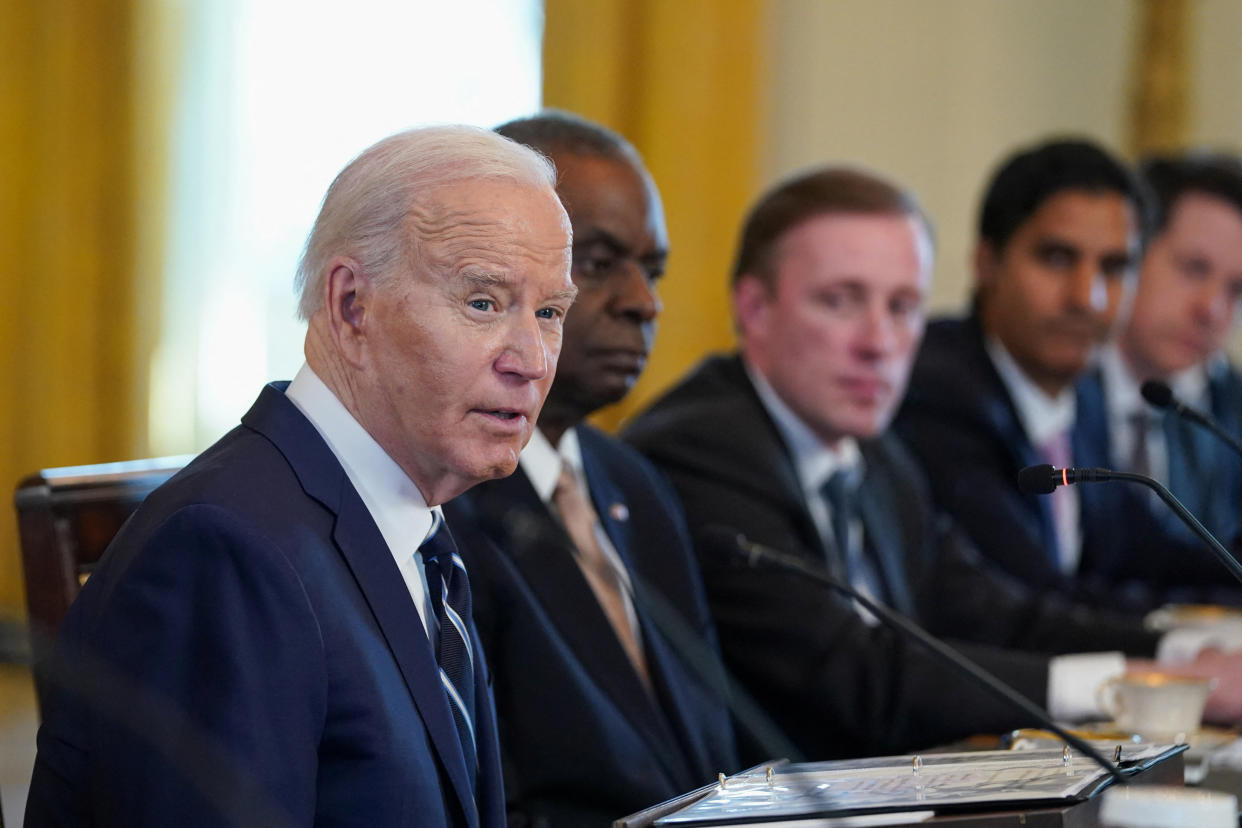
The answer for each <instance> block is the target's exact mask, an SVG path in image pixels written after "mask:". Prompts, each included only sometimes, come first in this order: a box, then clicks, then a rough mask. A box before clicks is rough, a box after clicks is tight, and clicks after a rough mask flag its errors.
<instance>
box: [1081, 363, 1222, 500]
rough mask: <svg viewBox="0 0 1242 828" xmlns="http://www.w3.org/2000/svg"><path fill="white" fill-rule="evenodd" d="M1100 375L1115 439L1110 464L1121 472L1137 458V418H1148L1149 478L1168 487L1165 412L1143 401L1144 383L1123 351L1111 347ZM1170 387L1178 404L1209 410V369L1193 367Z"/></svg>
mask: <svg viewBox="0 0 1242 828" xmlns="http://www.w3.org/2000/svg"><path fill="white" fill-rule="evenodd" d="M1100 374H1101V378H1102V381H1103V385H1104V401H1105V405H1106V406H1107V407H1108V428H1109V433H1110V434H1111V436H1112V457H1111V458H1110V460H1111V462H1112V463H1113V464H1114V465H1115V466H1118V467H1120V468H1128V466H1129V460H1130V458H1131V457H1132V456H1133V454H1134V441H1135V440H1136V439H1137V434H1136V432H1135V421H1134V415H1135V414H1137V413H1139V412H1142V413H1144V414H1146V415H1148V421H1149V428H1148V430H1147V468H1148V471H1149V474H1150V475H1151V476H1152V477H1154V478H1156V479H1157V480H1159V481H1160V482H1161V483H1164V484H1165V485H1168V482H1169V450H1168V445H1167V444H1166V443H1165V439H1164V429H1163V428H1161V427H1160V424H1161V423H1162V422H1163V418H1164V412H1162V411H1159V410H1157V409H1156V408H1153V407H1152V406H1151V405H1150V404H1149V403H1148V402H1147V400H1145V399H1143V395H1142V392H1141V391H1140V389H1141V388H1142V380H1140V379H1139V378H1138V377H1136V376H1135V375H1134V373H1133V371H1131V370H1130V365H1129V363H1127V362H1126V360H1125V357H1124V356H1122V354H1121V350H1120V349H1119V348H1118V347H1117V346H1116V345H1115V344H1110V345H1109V346H1108V347H1107V348H1105V349H1104V351H1103V353H1102V354H1101V359H1100ZM1169 387H1170V388H1171V389H1172V390H1173V393H1174V394H1175V395H1176V396H1177V398H1178V399H1179V400H1182V401H1183V402H1186V403H1187V404H1189V405H1192V406H1195V407H1197V408H1204V407H1208V404H1209V399H1208V369H1207V366H1206V365H1192V366H1191V367H1189V368H1187V369H1186V370H1184V371H1181V372H1179V373H1177V374H1176V375H1174V376H1173V377H1172V378H1171V379H1170V380H1169Z"/></svg>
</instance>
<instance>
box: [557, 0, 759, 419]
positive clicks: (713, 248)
mask: <svg viewBox="0 0 1242 828" xmlns="http://www.w3.org/2000/svg"><path fill="white" fill-rule="evenodd" d="M544 8H545V25H544V44H543V50H544V52H543V71H544V82H543V99H544V103H545V105H547V106H554V107H559V108H562V109H568V110H571V111H573V112H577V113H579V114H581V115H583V116H585V117H587V118H591V119H592V120H595V121H599V122H600V123H603V124H605V125H607V126H609V127H612V128H613V129H615V130H617V131H618V132H620V133H621V134H623V135H625V136H626V137H627V138H629V139H630V140H631V141H632V142H633V143H634V145H635V146H636V147H637V148H638V150H639V152H641V153H642V154H643V157H644V159H645V160H646V162H647V166H648V168H649V169H650V170H651V174H652V175H653V176H654V177H655V180H656V184H657V185H658V186H659V188H660V192H661V195H662V196H663V198H664V208H665V213H666V215H667V219H668V226H669V236H670V244H671V250H672V255H671V256H670V258H669V270H668V275H667V276H665V278H664V281H663V282H662V285H661V288H660V293H661V298H662V299H663V301H664V313H663V315H662V316H661V318H660V323H659V333H658V334H657V336H656V345H655V350H654V353H653V356H652V359H651V361H650V363H649V364H648V367H647V370H646V372H645V373H644V375H643V378H642V380H641V381H640V382H639V384H638V386H637V388H635V390H634V392H633V393H631V394H630V395H629V396H628V397H627V398H626V399H625V400H624V401H622V402H621V403H620V404H618V405H616V406H613V407H612V408H611V409H609V410H606V411H604V412H601V413H600V414H599V415H597V416H596V417H595V420H596V421H597V422H598V423H599V424H600V425H602V426H603V427H605V428H615V427H616V425H617V424H618V423H619V422H620V421H621V420H622V419H623V418H624V417H625V416H626V415H628V414H630V413H632V412H634V411H637V410H639V409H640V408H641V407H642V405H643V404H644V403H645V402H646V401H648V400H649V399H650V398H651V397H652V396H653V395H655V394H656V393H658V392H659V391H661V390H662V389H664V388H665V387H666V386H668V385H669V384H670V383H671V382H673V381H674V380H675V379H677V378H678V377H679V376H680V375H681V374H682V373H683V372H684V371H685V370H686V369H687V368H688V367H689V366H691V365H692V364H693V363H694V362H696V361H697V360H698V358H699V357H700V356H702V355H703V354H704V353H706V352H708V351H712V350H717V349H721V348H728V347H730V346H731V345H732V342H733V333H732V323H731V321H730V310H729V298H728V290H727V287H726V284H727V273H728V268H729V264H730V261H731V259H732V256H733V248H734V244H735V238H736V233H737V229H738V225H739V224H740V222H741V218H742V213H743V211H744V210H745V208H746V206H747V204H748V203H749V201H750V199H751V198H753V196H754V194H755V192H756V189H757V187H758V186H759V183H760V182H759V181H758V176H759V167H760V157H761V156H760V153H761V149H762V148H761V135H762V129H763V124H765V123H766V121H767V118H766V117H765V113H764V112H763V111H762V103H763V102H762V99H761V95H762V91H763V90H764V89H765V88H766V86H767V84H766V75H767V71H768V67H767V63H766V49H767V44H768V23H767V18H766V15H765V8H766V4H765V3H763V2H762V0H677V1H676V2H668V1H667V0H546V3H545V6H544Z"/></svg>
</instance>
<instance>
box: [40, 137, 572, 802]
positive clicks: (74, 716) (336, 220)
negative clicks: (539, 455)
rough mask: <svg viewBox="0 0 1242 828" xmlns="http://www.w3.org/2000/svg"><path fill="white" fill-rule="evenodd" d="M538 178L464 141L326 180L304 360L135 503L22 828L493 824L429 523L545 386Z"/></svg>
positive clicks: (474, 709)
mask: <svg viewBox="0 0 1242 828" xmlns="http://www.w3.org/2000/svg"><path fill="white" fill-rule="evenodd" d="M553 184H554V174H553V171H552V169H551V166H550V164H548V163H547V162H546V161H545V160H544V159H542V158H541V157H540V156H538V155H537V154H535V153H534V152H532V151H530V150H528V149H525V148H523V147H520V146H518V145H516V144H514V143H512V142H510V141H508V140H506V139H503V138H501V137H499V136H496V135H493V134H491V133H488V132H484V131H482V130H475V129H471V128H465V127H439V128H432V129H423V130H414V131H410V132H406V133H402V134H399V135H395V136H393V137H391V138H388V139H386V140H384V141H381V142H380V143H378V144H376V145H375V146H373V147H371V148H370V149H368V150H366V151H365V152H364V153H362V155H360V156H359V157H358V158H357V159H355V160H354V161H353V162H352V163H351V164H350V165H349V166H348V167H346V168H345V170H344V171H342V172H341V174H340V175H339V176H338V177H337V179H336V181H335V182H333V184H332V186H331V188H330V189H329V190H328V194H327V196H326V197H325V199H324V203H323V207H322V209H321V212H320V214H319V217H318V219H317V221H316V223H315V226H314V228H313V230H312V231H311V235H310V238H309V240H308V242H307V245H306V251H305V254H304V256H303V260H302V265H301V268H300V270H299V274H298V284H299V286H300V290H301V298H300V306H299V310H300V313H301V314H302V316H304V317H305V318H306V319H307V320H308V321H309V329H308V332H307V336H306V365H305V366H304V367H303V368H302V370H301V371H300V372H299V373H298V375H297V376H296V377H295V379H294V380H293V382H292V383H289V384H288V385H287V387H286V385H285V384H283V383H274V384H272V385H269V386H268V387H267V388H265V389H263V392H262V393H261V394H260V396H259V399H258V400H257V401H256V402H255V404H254V406H253V407H252V408H251V409H250V411H249V413H247V414H246V415H245V417H243V418H242V423H241V425H240V426H238V427H237V428H236V429H234V430H233V431H232V432H230V433H229V434H227V435H226V436H225V437H224V438H223V439H221V440H220V441H219V442H218V443H216V444H215V445H214V446H212V447H211V448H209V449H208V450H207V451H205V452H204V453H203V454H202V455H201V456H200V457H198V458H197V459H196V460H195V461H194V462H193V463H191V464H190V465H189V466H188V467H187V468H186V469H184V470H183V471H182V472H181V473H180V474H178V475H177V476H176V477H174V478H173V479H172V480H170V481H169V482H168V483H167V484H166V485H164V486H163V487H162V488H160V489H159V490H157V491H156V492H155V493H153V494H152V495H151V496H150V498H148V500H147V502H146V503H145V504H144V505H143V506H142V508H141V509H139V511H138V513H137V514H136V515H135V516H134V518H133V519H132V520H131V521H130V522H129V523H128V524H127V525H126V527H125V528H124V529H123V530H122V531H121V533H120V534H119V535H118V536H117V538H116V540H115V541H114V542H113V544H112V547H111V548H110V549H109V551H108V553H107V555H106V556H105V559H104V561H103V563H102V564H101V566H100V567H99V569H98V570H97V571H96V572H95V574H94V576H93V577H92V578H91V580H90V581H89V582H88V583H87V584H86V586H85V588H84V589H83V591H82V594H81V596H80V597H79V599H78V600H77V602H76V603H75V605H74V606H73V608H72V609H71V610H70V613H69V616H68V618H67V619H66V621H65V625H64V628H63V629H62V633H61V638H60V641H59V644H58V651H57V656H56V661H57V665H56V668H57V674H58V675H60V676H61V677H62V678H63V677H64V676H66V675H69V674H71V672H72V671H75V670H77V671H81V672H82V674H84V675H85V676H86V677H87V679H86V680H85V681H83V682H82V683H80V684H74V686H70V684H69V683H66V682H61V689H60V691H59V692H57V693H56V694H55V696H54V699H53V701H52V703H51V704H50V705H49V709H48V710H47V711H45V721H44V725H43V728H42V729H41V731H40V733H39V754H38V759H37V762H36V767H35V773H34V778H33V780H32V783H31V790H30V798H29V804H28V809H27V822H26V824H27V825H29V826H43V825H67V824H90V825H127V826H139V825H181V826H188V825H195V826H197V825H229V824H238V823H242V824H256V825H258V824H277V823H283V824H288V825H333V826H337V825H385V826H397V825H410V826H413V825H418V826H501V825H503V824H504V807H503V797H502V793H501V780H500V766H499V759H498V748H497V744H496V735H495V726H494V720H493V714H492V702H491V697H490V694H489V691H488V679H487V675H486V667H485V665H484V663H483V660H482V657H481V656H482V654H481V652H480V648H479V646H478V644H477V640H476V637H475V635H474V629H473V623H472V622H471V620H470V604H469V585H468V581H467V578H466V574H465V572H464V569H463V567H462V566H461V563H460V558H459V557H458V556H457V554H456V550H455V547H454V544H453V540H452V537H451V535H450V533H449V531H448V529H447V528H446V527H445V526H444V525H442V523H443V519H442V517H441V515H440V514H439V509H438V508H437V507H438V504H440V503H443V502H444V501H445V500H447V499H449V498H451V497H453V496H455V495H457V494H459V493H461V492H462V491H464V490H465V489H467V488H468V487H470V486H471V485H473V484H475V483H477V482H480V481H483V480H487V479H490V478H494V477H498V476H502V475H506V474H510V473H511V472H512V471H513V470H514V468H515V467H516V465H517V459H518V453H519V452H520V451H521V449H522V447H523V446H524V445H525V444H526V441H527V439H528V438H529V437H530V434H531V430H532V429H533V427H534V422H535V417H536V415H537V414H538V413H539V409H540V407H541V406H542V404H543V400H544V397H545V395H546V394H547V391H548V388H549V386H550V385H551V382H552V377H553V373H554V371H555V367H556V360H557V357H558V355H559V352H560V342H561V327H562V321H563V319H564V316H565V312H566V311H567V310H568V308H569V305H570V304H571V302H572V301H573V297H574V292H575V288H574V286H573V283H572V282H571V280H570V276H569V263H570V255H569V254H570V230H569V222H568V219H567V218H566V215H565V211H564V210H563V209H562V207H561V205H560V202H559V201H558V200H557V197H556V194H555V191H554V189H553ZM118 688H121V689H122V691H123V692H126V693H127V697H126V698H124V699H123V700H121V701H123V703H122V704H118V699H117V698H116V693H117V692H118ZM122 708H123V713H124V715H117V713H118V712H119V711H121V710H122ZM170 745H171V746H172V747H174V748H175V749H174V750H170V749H169V748H170Z"/></svg>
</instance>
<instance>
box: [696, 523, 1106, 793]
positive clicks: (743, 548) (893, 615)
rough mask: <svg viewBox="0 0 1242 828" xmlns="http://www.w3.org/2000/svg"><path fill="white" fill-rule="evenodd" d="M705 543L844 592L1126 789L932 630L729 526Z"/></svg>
mask: <svg viewBox="0 0 1242 828" xmlns="http://www.w3.org/2000/svg"><path fill="white" fill-rule="evenodd" d="M699 537H700V539H701V540H703V541H707V542H708V543H711V544H713V545H717V546H722V547H724V548H726V549H729V550H730V551H731V552H733V553H734V554H735V555H739V556H741V557H743V558H745V560H746V563H747V564H748V565H749V566H751V567H757V566H759V565H761V564H762V565H766V566H771V567H775V568H777V569H783V570H785V571H786V572H793V573H796V574H799V575H802V576H804V577H807V578H810V579H811V580H812V581H815V582H816V583H818V584H820V585H821V586H825V587H828V588H829V589H831V590H834V591H835V592H839V593H841V594H842V595H845V596H846V597H848V598H852V599H853V600H855V601H857V602H858V603H859V604H861V605H862V607H863V608H864V609H866V610H867V611H868V612H870V613H871V614H872V615H874V616H875V617H876V618H878V619H879V620H880V621H881V622H882V623H884V624H885V625H887V626H888V627H890V628H891V629H893V630H896V631H897V633H898V634H899V635H903V636H906V637H908V638H911V639H913V640H914V641H915V642H916V643H917V644H919V645H920V646H921V647H923V648H924V649H926V650H927V651H929V652H931V653H932V654H933V655H935V656H937V657H938V658H940V659H941V660H942V661H944V662H945V663H947V664H948V665H949V666H951V667H952V668H953V669H954V670H957V671H958V672H959V673H962V674H964V675H966V676H969V677H970V678H971V679H972V680H973V681H975V682H977V683H978V684H979V685H980V686H982V687H983V688H984V689H986V690H987V691H988V692H989V693H991V694H992V695H993V696H996V697H998V698H1000V699H1001V700H1002V701H1003V702H1006V703H1008V704H1011V705H1013V706H1014V707H1016V708H1018V709H1019V710H1021V711H1022V712H1023V713H1025V714H1026V715H1027V716H1030V717H1031V718H1032V719H1033V720H1035V721H1037V722H1039V724H1040V725H1041V726H1042V727H1044V728H1046V729H1047V730H1050V731H1052V732H1053V733H1055V734H1056V735H1057V736H1059V737H1060V738H1061V739H1062V740H1063V741H1064V742H1065V743H1066V744H1068V745H1070V746H1071V747H1073V748H1074V749H1076V750H1078V751H1079V752H1080V753H1082V754H1083V755H1084V756H1087V757H1089V758H1090V759H1091V760H1092V761H1094V762H1095V763H1096V764H1098V765H1099V766H1100V767H1101V768H1103V769H1104V770H1106V771H1108V773H1109V774H1110V775H1111V776H1112V777H1113V779H1115V780H1116V781H1117V782H1119V783H1121V784H1123V785H1124V784H1125V783H1126V777H1125V776H1124V775H1123V774H1122V773H1121V771H1120V770H1119V769H1118V768H1117V766H1116V765H1114V764H1112V763H1111V762H1109V761H1108V760H1107V759H1105V758H1104V757H1103V756H1101V755H1100V753H1099V752H1098V751H1097V750H1096V749H1095V748H1093V747H1091V745H1089V744H1088V743H1087V742H1085V741H1083V740H1082V739H1080V738H1078V737H1077V736H1074V735H1073V734H1071V733H1069V732H1067V731H1066V730H1065V729H1064V728H1062V727H1061V726H1060V725H1058V724H1057V723H1056V722H1054V721H1053V720H1052V717H1051V716H1050V715H1048V712H1047V711H1046V710H1044V709H1042V708H1040V707H1039V706H1038V705H1036V704H1034V703H1032V702H1031V701H1030V700H1029V699H1027V698H1026V697H1025V696H1023V695H1021V694H1020V693H1018V692H1017V691H1016V690H1014V689H1013V688H1012V687H1010V686H1009V685H1007V684H1005V683H1004V682H1003V681H1001V680H1000V679H998V678H997V677H996V676H994V675H992V674H991V673H989V672H988V671H987V670H985V669H983V668H982V667H980V666H979V665H978V664H975V663H974V662H973V661H971V660H970V659H968V658H967V657H966V656H964V655H962V654H961V653H959V652H958V651H957V650H955V649H953V648H952V647H950V646H949V645H948V644H945V643H944V642H943V641H941V640H940V639H938V638H936V637H935V636H933V635H932V634H931V633H929V632H927V630H925V629H923V628H922V627H920V626H919V625H918V624H916V623H915V622H914V621H912V620H910V619H909V618H906V617H905V616H904V615H902V614H901V613H898V612H894V611H893V610H891V609H889V608H888V607H886V606H884V605H883V604H879V603H876V602H875V601H873V600H871V599H870V598H868V597H867V596H866V595H864V594H863V593H861V592H859V591H857V590H855V589H854V588H853V587H850V586H849V585H847V584H845V583H844V582H842V581H840V580H838V579H837V578H834V577H833V576H832V575H830V574H829V573H828V571H827V570H826V569H825V568H824V567H823V566H821V565H819V564H817V563H815V562H813V561H809V560H806V559H804V558H801V557H799V556H797V555H791V554H789V553H788V552H782V551H780V550H778V549H773V548H771V547H770V546H764V545H763V544H761V543H755V542H754V541H752V540H750V539H749V538H747V537H746V535H744V534H743V533H741V532H738V531H737V530H735V529H730V528H728V527H725V526H709V527H706V528H705V529H704V530H703V532H702V533H701V534H700V536H699Z"/></svg>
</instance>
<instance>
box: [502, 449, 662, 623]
mask: <svg viewBox="0 0 1242 828" xmlns="http://www.w3.org/2000/svg"><path fill="white" fill-rule="evenodd" d="M518 463H519V464H520V465H521V467H522V471H523V472H524V473H525V474H526V477H527V479H529V480H530V484H531V486H532V487H533V488H534V490H535V494H537V495H539V499H540V500H542V501H543V502H544V504H546V505H547V506H548V508H549V509H550V510H552V511H553V512H555V510H556V509H555V506H554V505H553V503H552V496H553V495H554V494H555V493H556V484H557V483H558V482H559V481H560V478H561V467H562V466H569V468H570V470H571V471H572V472H573V476H574V480H576V481H577V483H578V488H579V489H580V490H581V491H582V494H583V495H584V496H585V497H586V499H587V502H588V503H592V502H593V501H592V500H591V490H590V487H589V486H588V485H587V479H586V473H585V471H584V470H583V465H582V446H581V444H580V443H579V442H578V432H577V430H576V429H572V428H570V429H566V430H565V433H564V434H562V435H561V439H560V442H559V443H558V444H557V446H556V447H553V445H552V443H550V442H549V441H548V438H547V437H545V436H544V435H543V432H542V431H540V430H539V429H537V428H536V429H535V430H534V433H532V434H531V436H530V442H529V443H527V444H526V448H524V449H522V453H521V454H520V455H518ZM595 541H596V542H597V543H598V544H599V548H600V550H601V551H602V552H603V553H604V557H605V558H607V559H608V563H610V564H611V565H612V568H613V569H615V570H616V571H617V576H618V577H619V578H620V580H621V583H622V585H623V586H624V587H625V588H624V590H622V596H621V597H622V600H624V602H625V616H626V620H627V621H629V624H630V629H631V630H633V632H634V640H635V641H638V642H639V643H640V644H641V643H642V640H643V637H642V629H641V628H640V627H639V625H638V615H637V613H636V612H635V611H634V601H633V598H632V596H633V593H634V584H633V582H632V581H631V580H630V572H629V570H628V569H626V567H625V563H624V562H623V561H622V560H621V555H620V554H618V552H617V548H616V547H615V546H613V545H612V540H611V539H610V538H609V537H608V533H607V532H605V531H604V527H603V525H602V524H601V523H600V522H599V521H598V520H597V521H596V522H595Z"/></svg>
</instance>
